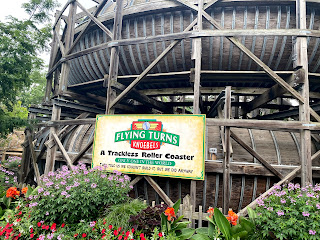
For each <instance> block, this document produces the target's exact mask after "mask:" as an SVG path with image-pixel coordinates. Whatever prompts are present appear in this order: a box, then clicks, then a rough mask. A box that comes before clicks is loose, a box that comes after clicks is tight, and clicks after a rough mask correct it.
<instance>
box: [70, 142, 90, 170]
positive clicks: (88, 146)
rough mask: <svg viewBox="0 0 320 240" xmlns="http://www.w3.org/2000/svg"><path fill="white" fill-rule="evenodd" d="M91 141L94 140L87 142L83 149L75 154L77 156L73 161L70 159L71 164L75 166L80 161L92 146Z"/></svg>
mask: <svg viewBox="0 0 320 240" xmlns="http://www.w3.org/2000/svg"><path fill="white" fill-rule="evenodd" d="M93 140H94V139H91V140H90V142H88V143H87V144H86V145H85V146H84V148H83V149H82V150H81V151H80V152H79V153H78V154H77V156H75V157H74V158H73V159H72V161H71V162H72V164H75V163H76V162H77V161H79V160H80V158H82V156H83V155H84V154H85V153H86V151H88V150H89V148H90V147H91V146H92V145H93Z"/></svg>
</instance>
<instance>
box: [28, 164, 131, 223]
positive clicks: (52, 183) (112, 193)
mask: <svg viewBox="0 0 320 240" xmlns="http://www.w3.org/2000/svg"><path fill="white" fill-rule="evenodd" d="M42 183H43V186H42V187H41V186H40V187H38V188H37V194H36V195H31V196H30V197H29V203H28V205H27V206H28V207H29V209H30V210H31V211H32V214H31V216H32V220H35V221H40V220H41V221H45V222H55V223H62V222H65V223H76V222H79V221H80V220H81V219H82V220H95V219H97V217H98V214H99V211H100V210H102V207H104V206H108V205H111V204H118V203H121V202H124V201H126V200H127V199H128V192H129V191H130V189H131V187H130V186H129V183H130V178H129V177H128V176H127V175H122V174H121V173H120V172H118V171H114V173H106V172H104V171H103V169H102V168H100V167H99V168H96V169H90V170H87V168H86V166H85V165H84V164H80V165H78V166H75V167H74V168H73V169H72V170H69V169H68V167H67V166H63V167H62V169H61V170H58V171H56V172H50V173H49V174H48V176H47V177H43V178H42Z"/></svg>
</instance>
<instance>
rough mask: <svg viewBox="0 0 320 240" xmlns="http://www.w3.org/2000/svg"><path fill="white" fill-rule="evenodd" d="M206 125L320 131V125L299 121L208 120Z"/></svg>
mask: <svg viewBox="0 0 320 240" xmlns="http://www.w3.org/2000/svg"><path fill="white" fill-rule="evenodd" d="M206 123H207V125H208V126H226V127H238V128H251V129H261V130H274V131H289V132H290V131H292V132H297V131H299V130H300V129H308V130H311V131H316V132H318V131H319V130H320V123H316V122H310V124H306V123H303V122H299V121H277V120H246V119H226V120H221V119H214V118H207V119H206Z"/></svg>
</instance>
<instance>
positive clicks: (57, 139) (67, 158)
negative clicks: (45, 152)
mask: <svg viewBox="0 0 320 240" xmlns="http://www.w3.org/2000/svg"><path fill="white" fill-rule="evenodd" d="M52 136H53V138H54V140H55V141H56V143H57V144H58V146H59V148H60V150H61V152H62V155H63V157H64V158H65V159H66V161H67V164H68V166H69V168H70V169H72V167H73V164H72V161H71V159H70V157H69V155H68V153H67V151H66V150H65V148H64V147H63V145H62V143H61V142H60V140H59V138H58V136H57V134H55V133H52Z"/></svg>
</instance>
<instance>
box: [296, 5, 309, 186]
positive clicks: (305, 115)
mask: <svg viewBox="0 0 320 240" xmlns="http://www.w3.org/2000/svg"><path fill="white" fill-rule="evenodd" d="M296 19H297V20H296V21H297V22H296V24H297V29H306V28H307V27H306V26H307V24H306V0H296ZM293 67H294V69H295V70H298V69H300V68H302V69H304V75H303V78H304V79H303V84H301V86H300V89H301V90H300V94H301V95H302V97H303V99H304V103H301V102H300V103H299V120H300V121H301V122H304V123H309V122H310V106H309V79H308V54H307V38H306V37H297V38H296V41H295V44H294V61H293ZM300 144H301V185H302V186H303V187H305V186H306V185H308V184H311V183H312V161H311V133H310V131H309V130H301V131H300Z"/></svg>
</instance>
